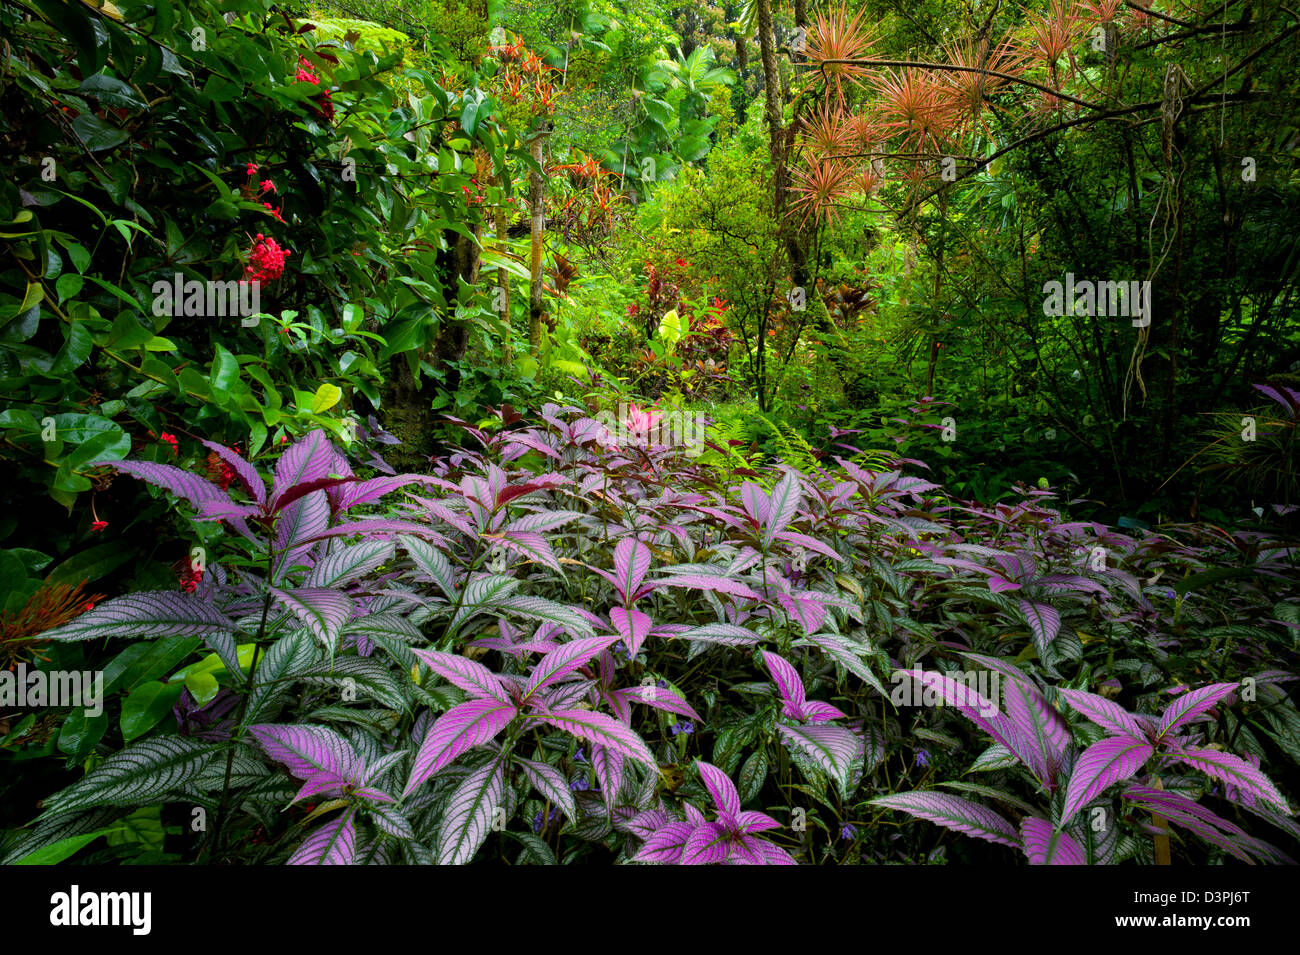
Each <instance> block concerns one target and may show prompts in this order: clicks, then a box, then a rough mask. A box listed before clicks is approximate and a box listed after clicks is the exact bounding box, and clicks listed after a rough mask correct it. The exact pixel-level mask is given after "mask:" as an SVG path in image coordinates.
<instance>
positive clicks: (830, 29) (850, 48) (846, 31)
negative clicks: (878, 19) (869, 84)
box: [807, 4, 876, 105]
mask: <svg viewBox="0 0 1300 955" xmlns="http://www.w3.org/2000/svg"><path fill="white" fill-rule="evenodd" d="M862 14H863V11H861V10H859V11H858V12H857V13H856V14H854V15H853V16H852V17H850V16H849V11H848V8H847V7H845V6H844V5H843V4H840V5H839V6H837V7H835V8H833V9H830V10H823V11H822V12H821V13H819V14H818V15H817V18H816V19H815V20H814V21H813V22H812V25H811V26H809V27H808V42H807V54H808V65H809V66H810V67H812V68H813V69H815V70H817V71H818V72H819V73H821V74H822V75H823V76H825V77H826V84H827V88H828V89H829V90H831V91H832V92H833V93H834V97H835V102H836V103H837V104H840V105H843V104H844V103H845V101H846V100H845V97H846V94H847V92H848V89H849V87H851V86H852V84H853V83H855V82H856V81H858V80H861V79H862V78H863V77H865V76H867V74H868V68H867V67H866V66H863V65H861V64H859V63H828V62H827V61H828V60H858V59H862V58H863V57H865V56H866V55H867V53H868V52H869V51H870V49H871V47H872V45H873V44H874V43H875V42H876V40H875V37H873V36H872V35H871V34H870V32H869V31H868V30H866V29H864V28H863V26H862Z"/></svg>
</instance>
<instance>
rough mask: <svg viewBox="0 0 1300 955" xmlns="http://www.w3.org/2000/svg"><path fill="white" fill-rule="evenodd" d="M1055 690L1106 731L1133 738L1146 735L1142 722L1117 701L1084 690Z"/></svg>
mask: <svg viewBox="0 0 1300 955" xmlns="http://www.w3.org/2000/svg"><path fill="white" fill-rule="evenodd" d="M1056 692H1057V693H1058V694H1060V695H1061V696H1063V697H1065V701H1066V702H1067V703H1069V704H1070V706H1072V707H1074V709H1076V710H1077V711H1078V712H1079V713H1081V714H1082V715H1083V716H1084V717H1085V718H1087V719H1088V720H1089V721H1090V722H1092V723H1095V724H1096V725H1098V726H1100V727H1101V728H1102V729H1104V730H1105V731H1106V732H1108V733H1111V734H1114V735H1116V736H1131V737H1133V738H1134V739H1143V738H1145V737H1146V733H1145V732H1144V729H1143V726H1142V724H1141V723H1139V722H1138V721H1137V720H1136V719H1135V718H1134V717H1133V714H1131V713H1129V712H1128V711H1127V710H1125V709H1124V708H1123V707H1122V706H1120V705H1119V704H1118V703H1115V702H1113V701H1112V700H1108V699H1106V697H1104V696H1099V695H1098V694H1096V693H1088V692H1085V691H1084V690H1064V689H1061V690H1057V691H1056Z"/></svg>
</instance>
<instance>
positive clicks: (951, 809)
mask: <svg viewBox="0 0 1300 955" xmlns="http://www.w3.org/2000/svg"><path fill="white" fill-rule="evenodd" d="M871 804H872V805H874V806H884V807H886V808H887V809H897V810H900V811H902V812H906V813H911V814H912V815H913V816H916V817H917V818H918V819H924V820H926V821H927V822H933V823H934V824H935V825H939V826H944V827H945V828H947V829H955V830H956V831H958V832H962V833H965V834H966V835H968V836H974V837H975V838H977V839H983V840H985V841H986V842H994V843H997V844H998V845H1003V846H1010V847H1011V848H1013V849H1019V848H1020V836H1019V835H1018V834H1017V833H1016V830H1015V829H1014V828H1013V827H1012V825H1011V823H1009V822H1007V820H1005V819H1004V818H1002V816H1000V815H998V814H997V813H996V812H994V811H993V810H992V809H988V808H986V807H984V806H981V805H980V804H979V803H975V802H971V801H970V800H969V799H962V798H961V797H960V796H953V795H950V794H948V793H938V792H932V791H929V790H918V791H916V792H910V793H896V794H894V795H892V796H881V797H879V798H878V799H873V800H871Z"/></svg>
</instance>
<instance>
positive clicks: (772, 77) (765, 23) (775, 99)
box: [754, 0, 782, 173]
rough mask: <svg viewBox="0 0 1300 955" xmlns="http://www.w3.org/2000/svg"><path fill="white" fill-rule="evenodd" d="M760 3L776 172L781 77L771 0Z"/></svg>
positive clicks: (770, 140)
mask: <svg viewBox="0 0 1300 955" xmlns="http://www.w3.org/2000/svg"><path fill="white" fill-rule="evenodd" d="M754 2H755V3H756V4H757V5H758V6H757V10H758V53H759V58H760V59H761V60H762V61H763V102H764V104H765V109H764V115H765V116H766V117H767V139H768V146H769V148H770V150H771V154H772V171H773V173H775V172H776V170H777V167H778V165H779V160H780V156H781V107H782V103H781V78H780V77H779V76H778V75H777V72H776V50H775V49H773V43H772V5H771V0H754Z"/></svg>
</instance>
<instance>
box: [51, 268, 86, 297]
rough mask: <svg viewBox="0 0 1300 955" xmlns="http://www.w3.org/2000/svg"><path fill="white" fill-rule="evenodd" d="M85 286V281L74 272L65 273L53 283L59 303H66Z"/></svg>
mask: <svg viewBox="0 0 1300 955" xmlns="http://www.w3.org/2000/svg"><path fill="white" fill-rule="evenodd" d="M85 284H86V280H85V279H83V278H82V277H81V276H80V275H77V274H76V273H75V272H65V273H64V274H63V275H60V276H59V278H58V281H56V282H55V283H54V291H55V292H56V293H57V294H58V296H59V301H60V302H61V303H62V302H66V301H67V300H68V299H70V298H72V297H73V296H75V295H76V294H77V293H78V292H80V291H81V287H82V286H83V285H85Z"/></svg>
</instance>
